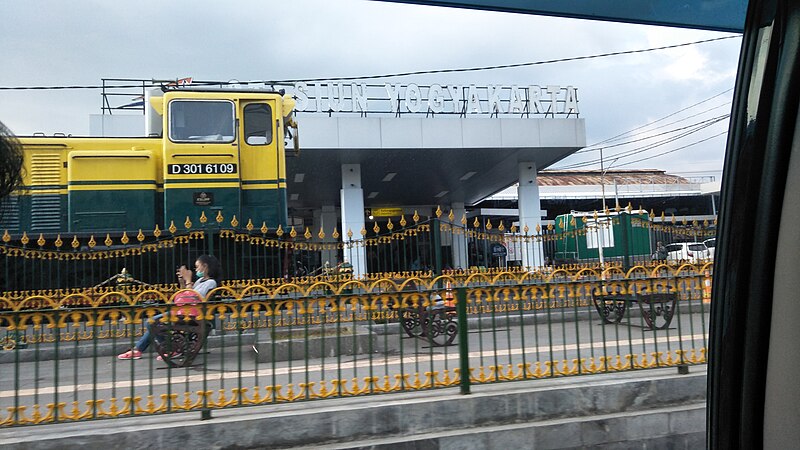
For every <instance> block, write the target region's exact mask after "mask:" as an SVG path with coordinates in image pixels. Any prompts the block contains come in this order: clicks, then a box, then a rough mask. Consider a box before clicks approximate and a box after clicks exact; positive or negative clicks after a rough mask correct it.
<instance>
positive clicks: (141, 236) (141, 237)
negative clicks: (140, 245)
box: [136, 228, 144, 242]
mask: <svg viewBox="0 0 800 450" xmlns="http://www.w3.org/2000/svg"><path fill="white" fill-rule="evenodd" d="M136 240H137V241H139V242H142V241H144V233H142V229H141V228H139V234H137V235H136Z"/></svg>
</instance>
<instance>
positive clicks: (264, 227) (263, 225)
mask: <svg viewBox="0 0 800 450" xmlns="http://www.w3.org/2000/svg"><path fill="white" fill-rule="evenodd" d="M267 231H269V228H268V227H267V221H266V220H265V221H263V222H261V234H267Z"/></svg>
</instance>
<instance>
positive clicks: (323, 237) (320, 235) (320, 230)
mask: <svg viewBox="0 0 800 450" xmlns="http://www.w3.org/2000/svg"><path fill="white" fill-rule="evenodd" d="M317 237H318V238H319V239H320V240H322V239H325V232H324V231H322V225H320V226H319V233H317Z"/></svg>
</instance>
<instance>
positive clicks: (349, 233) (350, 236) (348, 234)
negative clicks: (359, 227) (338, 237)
mask: <svg viewBox="0 0 800 450" xmlns="http://www.w3.org/2000/svg"><path fill="white" fill-rule="evenodd" d="M347 239H348V240H350V239H353V230H352V229H350V228H348V229H347Z"/></svg>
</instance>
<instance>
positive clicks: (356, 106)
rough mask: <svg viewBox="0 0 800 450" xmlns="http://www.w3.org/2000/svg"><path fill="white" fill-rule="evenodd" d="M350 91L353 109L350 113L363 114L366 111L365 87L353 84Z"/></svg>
mask: <svg viewBox="0 0 800 450" xmlns="http://www.w3.org/2000/svg"><path fill="white" fill-rule="evenodd" d="M350 91H351V92H352V93H353V109H351V111H356V110H358V111H361V112H365V111H366V110H367V85H366V84H364V83H361V85H360V86H359V85H356V84H355V83H353V84H351V85H350Z"/></svg>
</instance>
